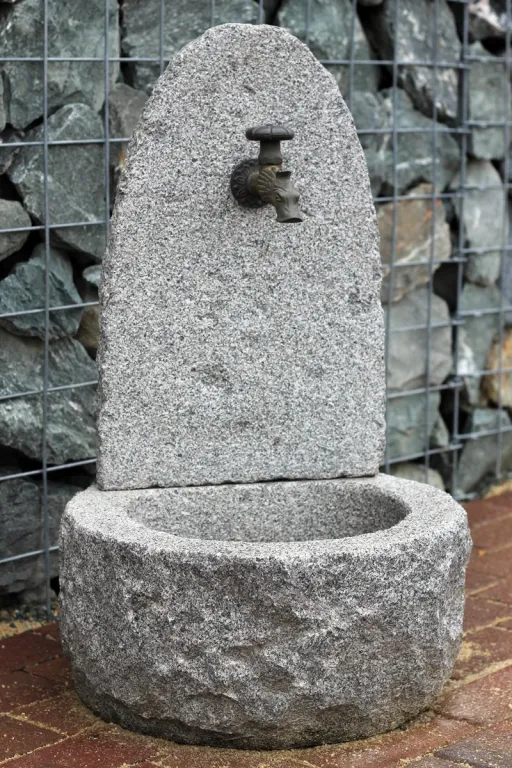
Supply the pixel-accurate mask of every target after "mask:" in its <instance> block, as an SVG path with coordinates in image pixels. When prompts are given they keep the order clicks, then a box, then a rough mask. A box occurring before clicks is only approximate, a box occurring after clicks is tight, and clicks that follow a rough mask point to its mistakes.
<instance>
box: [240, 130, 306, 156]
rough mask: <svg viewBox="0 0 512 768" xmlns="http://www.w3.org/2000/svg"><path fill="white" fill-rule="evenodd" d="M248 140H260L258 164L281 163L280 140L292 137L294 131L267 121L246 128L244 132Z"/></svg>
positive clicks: (287, 139)
mask: <svg viewBox="0 0 512 768" xmlns="http://www.w3.org/2000/svg"><path fill="white" fill-rule="evenodd" d="M245 135H246V137H247V138H248V139H249V140H250V141H259V142H260V154H259V157H258V162H259V164H260V165H281V164H282V162H283V156H282V154H281V143H280V142H281V141H289V140H290V139H293V137H294V135H295V134H294V132H293V131H292V130H290V128H285V127H284V125H278V124H275V123H274V124H272V123H267V124H266V125H258V126H255V127H253V128H248V129H247V130H246V132H245Z"/></svg>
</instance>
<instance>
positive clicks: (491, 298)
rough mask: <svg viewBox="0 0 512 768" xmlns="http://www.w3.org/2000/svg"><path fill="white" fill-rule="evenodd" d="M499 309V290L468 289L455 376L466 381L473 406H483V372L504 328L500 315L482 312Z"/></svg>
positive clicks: (462, 304) (463, 299)
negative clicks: (496, 335) (500, 328)
mask: <svg viewBox="0 0 512 768" xmlns="http://www.w3.org/2000/svg"><path fill="white" fill-rule="evenodd" d="M499 306H500V292H499V290H498V289H497V288H496V287H495V286H492V285H490V286H487V287H482V286H478V285H472V284H471V283H466V285H465V286H464V290H463V291H462V294H461V298H460V302H459V311H460V313H461V315H462V317H463V320H464V324H463V326H462V327H461V328H460V330H459V343H458V355H457V370H456V371H455V373H456V375H458V376H461V377H462V378H463V379H464V386H465V397H466V399H467V401H468V403H469V404H470V405H472V406H476V405H478V404H479V402H480V382H481V373H480V372H481V371H483V370H485V365H486V362H487V355H488V354H489V349H490V347H491V343H492V340H493V338H494V335H495V334H496V333H497V332H498V330H499V324H500V316H499V312H491V313H487V312H482V310H487V309H498V308H499Z"/></svg>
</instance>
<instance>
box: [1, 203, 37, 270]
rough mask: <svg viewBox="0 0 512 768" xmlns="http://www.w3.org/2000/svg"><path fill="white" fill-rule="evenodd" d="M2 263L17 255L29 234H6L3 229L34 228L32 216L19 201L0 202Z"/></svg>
mask: <svg viewBox="0 0 512 768" xmlns="http://www.w3.org/2000/svg"><path fill="white" fill-rule="evenodd" d="M0 222H1V224H0V226H1V229H0V261H2V259H5V258H7V256H10V255H11V254H12V253H16V251H19V250H20V248H22V247H23V245H24V244H25V242H26V240H27V238H28V236H29V232H5V233H4V234H2V231H1V230H2V229H11V228H12V229H18V228H19V229H21V228H22V227H25V228H28V227H31V226H32V222H31V221H30V216H29V215H28V213H27V212H26V211H25V210H24V208H23V206H22V205H21V203H19V202H18V201H17V200H0Z"/></svg>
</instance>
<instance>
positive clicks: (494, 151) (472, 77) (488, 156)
mask: <svg viewBox="0 0 512 768" xmlns="http://www.w3.org/2000/svg"><path fill="white" fill-rule="evenodd" d="M469 54H470V55H471V56H485V57H486V59H487V61H485V62H483V61H482V62H480V61H473V62H471V67H470V70H469V119H470V120H483V121H485V120H493V121H502V122H503V123H504V124H505V122H506V121H507V119H509V113H510V95H511V94H510V83H509V81H508V78H507V71H506V68H505V66H504V62H503V59H500V58H498V57H496V56H492V54H490V53H489V51H487V50H486V49H485V48H484V47H483V45H481V43H474V45H471V46H470V48H469ZM468 151H469V152H470V153H471V154H472V155H474V156H475V157H477V158H479V159H482V160H497V159H501V158H503V157H505V129H504V127H500V126H489V127H486V128H482V127H479V126H472V127H471V135H470V137H469V142H468Z"/></svg>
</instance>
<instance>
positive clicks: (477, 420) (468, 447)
mask: <svg viewBox="0 0 512 768" xmlns="http://www.w3.org/2000/svg"><path fill="white" fill-rule="evenodd" d="M511 424H512V422H511V421H510V417H509V415H508V413H507V412H506V411H498V410H494V409H493V408H476V409H475V410H474V411H473V412H472V413H471V416H470V418H469V419H468V423H467V425H466V427H465V432H466V433H467V434H474V435H475V437H472V438H464V436H463V439H464V448H463V449H462V452H461V454H460V458H459V465H458V486H459V489H460V493H469V492H470V491H473V490H475V489H477V488H478V487H479V486H480V485H481V483H482V482H483V480H484V479H485V477H486V476H487V475H494V474H495V473H496V465H497V458H498V451H499V450H501V465H502V467H503V468H504V469H507V468H508V469H510V467H512V432H510V431H509V432H503V435H502V438H501V446H500V442H499V438H498V435H497V432H498V431H499V430H500V429H510V426H511ZM481 432H491V433H493V434H490V435H480V434H479V433H481Z"/></svg>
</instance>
